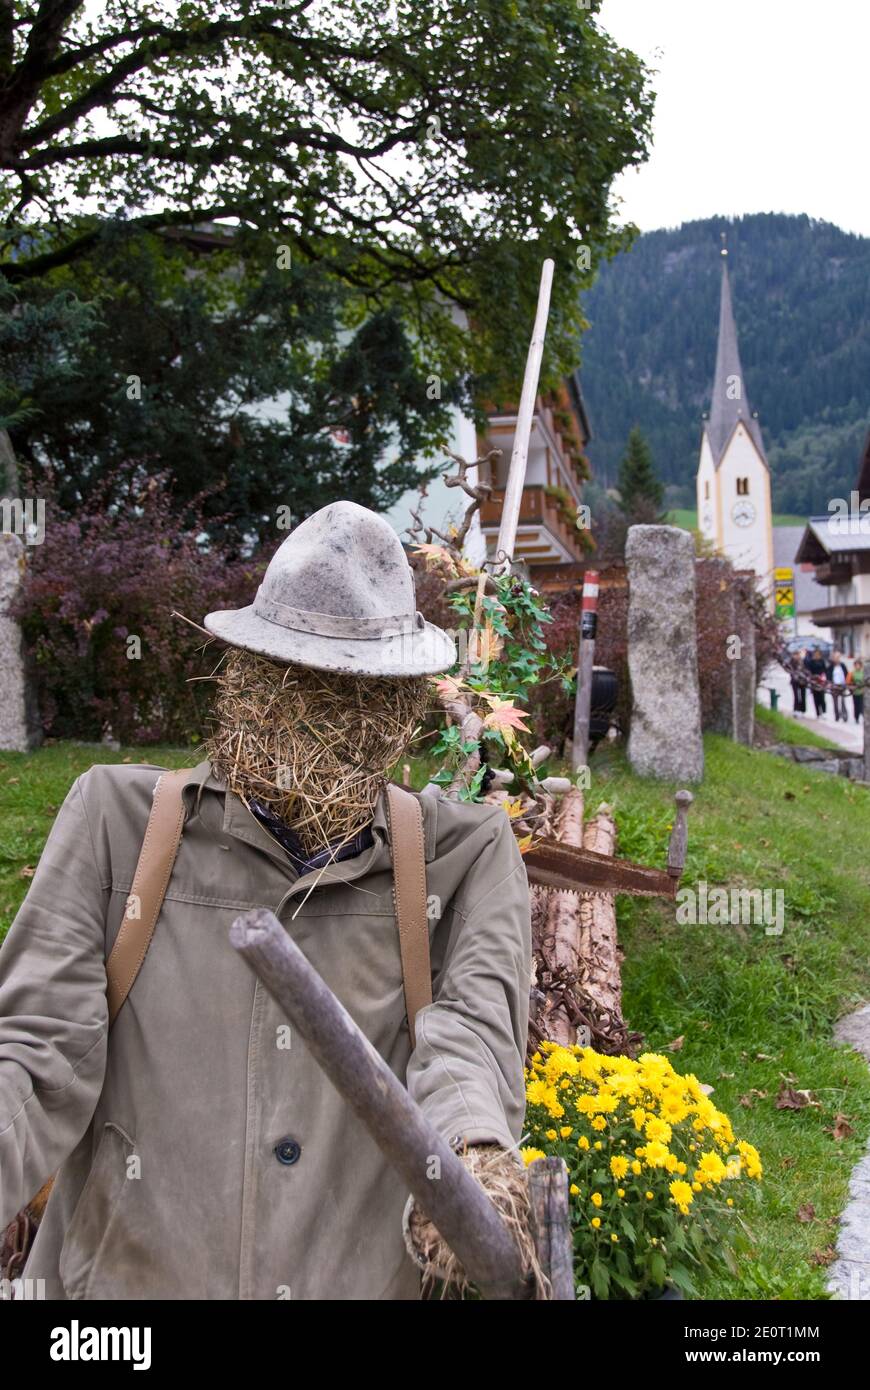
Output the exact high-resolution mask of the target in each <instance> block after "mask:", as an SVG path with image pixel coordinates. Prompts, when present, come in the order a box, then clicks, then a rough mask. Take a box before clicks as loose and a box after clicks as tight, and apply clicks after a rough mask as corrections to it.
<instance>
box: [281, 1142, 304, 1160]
mask: <svg viewBox="0 0 870 1390" xmlns="http://www.w3.org/2000/svg"><path fill="white" fill-rule="evenodd" d="M301 1153H302V1145H301V1144H297V1142H296V1140H295V1139H281V1140H279V1141H278V1143H277V1144H276V1145H275V1157H276V1158H277V1160H278V1162H279V1163H287V1164H290V1163H298V1162H299V1155H300V1154H301Z"/></svg>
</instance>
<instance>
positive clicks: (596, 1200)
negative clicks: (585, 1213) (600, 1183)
mask: <svg viewBox="0 0 870 1390" xmlns="http://www.w3.org/2000/svg"><path fill="white" fill-rule="evenodd" d="M589 1200H590V1202H591V1203H592V1205H593V1207H600V1206H601V1203H602V1202H603V1201H604V1198H603V1197H602V1195H601V1193H600V1192H593V1193H592V1196H591V1197H590V1198H589Z"/></svg>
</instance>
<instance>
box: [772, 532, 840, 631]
mask: <svg viewBox="0 0 870 1390" xmlns="http://www.w3.org/2000/svg"><path fill="white" fill-rule="evenodd" d="M804 530H805V528H804V527H803V526H774V528H773V563H774V566H775V567H776V569H791V570H793V571H794V598H795V607H796V609H797V612H798V613H808V612H809V611H810V610H811V609H813V608H824V606H825V605H826V603H827V601H828V590H827V589H826V588H825V586H824V584H820V583H819V582H818V580H817V579H816V578H815V575H814V574H813V570H812V566H811V565H809V564H808V563H807V562H806V561H805V562H804V563H805V564H807V568H806V569H803V568H802V567H801V565H800V564H798V561H797V558H796V557H797V553H798V549H799V548H800V543H801V540H802V539H803V535H804Z"/></svg>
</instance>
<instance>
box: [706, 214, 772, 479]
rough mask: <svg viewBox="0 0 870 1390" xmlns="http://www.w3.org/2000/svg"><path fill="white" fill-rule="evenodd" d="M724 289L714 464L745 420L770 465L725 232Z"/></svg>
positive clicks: (710, 429)
mask: <svg viewBox="0 0 870 1390" xmlns="http://www.w3.org/2000/svg"><path fill="white" fill-rule="evenodd" d="M722 243H723V244H722V252H721V255H722V290H721V294H720V298H719V343H718V346H717V348H716V371H715V375H714V378H713V398H712V403H711V406H710V416H709V419H708V420H707V424H706V431H707V438H708V440H709V442H710V451H711V453H712V455H713V465H714V467H715V468H718V467H719V464H720V463H721V461H722V455H723V454H724V452H725V447H726V445H727V444H728V441H729V439H730V438H731V436H732V434H733V433H734V429H735V427H736V426H737V424H738V423H739V422H740V421H742V423H743V424H744V425H745V426H746V429H747V430H748V431H749V435H750V437H751V439H752V442H753V443H754V445H755V447H756V448H757V450H758V452H759V454H760V455H761V458H762V461H763V462H764V463H765V465H766V464H767V458H766V456H765V453H764V443H763V441H762V438H761V429H760V427H759V424H758V420H757V419H756V417H755V416H754V415H753V414H752V411H751V409H750V405H749V396H748V393H747V390H746V380H745V378H744V376H743V368H742V366H741V364H740V351H739V349H738V347H737V325H736V324H735V322H734V309H733V307H732V304H731V282H730V280H729V278H728V248H727V246H726V245H725V244H724V243H725V233H724V232H723V233H722Z"/></svg>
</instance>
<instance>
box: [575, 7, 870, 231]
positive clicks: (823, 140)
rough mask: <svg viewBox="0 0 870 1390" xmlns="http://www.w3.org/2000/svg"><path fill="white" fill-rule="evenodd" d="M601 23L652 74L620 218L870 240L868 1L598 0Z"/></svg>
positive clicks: (643, 224)
mask: <svg viewBox="0 0 870 1390" xmlns="http://www.w3.org/2000/svg"><path fill="white" fill-rule="evenodd" d="M601 23H602V24H603V26H604V27H605V28H606V29H607V30H608V31H609V32H610V33H611V34H612V35H613V37H614V38H615V39H617V40H618V42H619V43H621V44H623V45H625V46H626V47H628V48H631V49H632V50H633V51H634V52H635V53H638V54H639V55H640V56H641V57H642V58H644V59H645V60H646V61H647V62H649V63H650V65H651V66H652V67H653V68H656V69H658V72H657V75H656V78H655V90H656V92H657V94H658V95H657V100H656V113H655V124H654V135H655V145H654V148H653V153H652V156H651V158H650V160H649V162H648V163H647V164H646V165H644V166H643V168H641V169H640V170H633V171H630V172H628V173H626V174H624V175H623V176H622V177H621V178H620V180H619V181H618V183H617V185H616V189H615V191H616V193H617V194H618V195H619V196H620V197H621V199H622V214H623V216H624V218H625V219H626V220H630V221H633V222H636V223H637V224H638V226H639V227H640V228H641V229H642V230H643V231H649V230H652V229H653V228H656V227H674V226H677V225H679V223H680V222H687V221H691V220H692V219H693V218H696V217H710V216H713V215H715V214H716V213H724V214H728V215H733V214H738V213H746V212H792V213H794V212H806V213H809V214H810V216H811V217H818V218H823V219H824V220H825V221H827V222H834V223H836V224H837V225H838V226H840V227H843V228H845V230H846V231H851V232H860V233H862V234H863V235H865V236H870V178H868V174H870V105H868V71H870V4H868V3H867V0H604V3H603V5H602V8H601Z"/></svg>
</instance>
